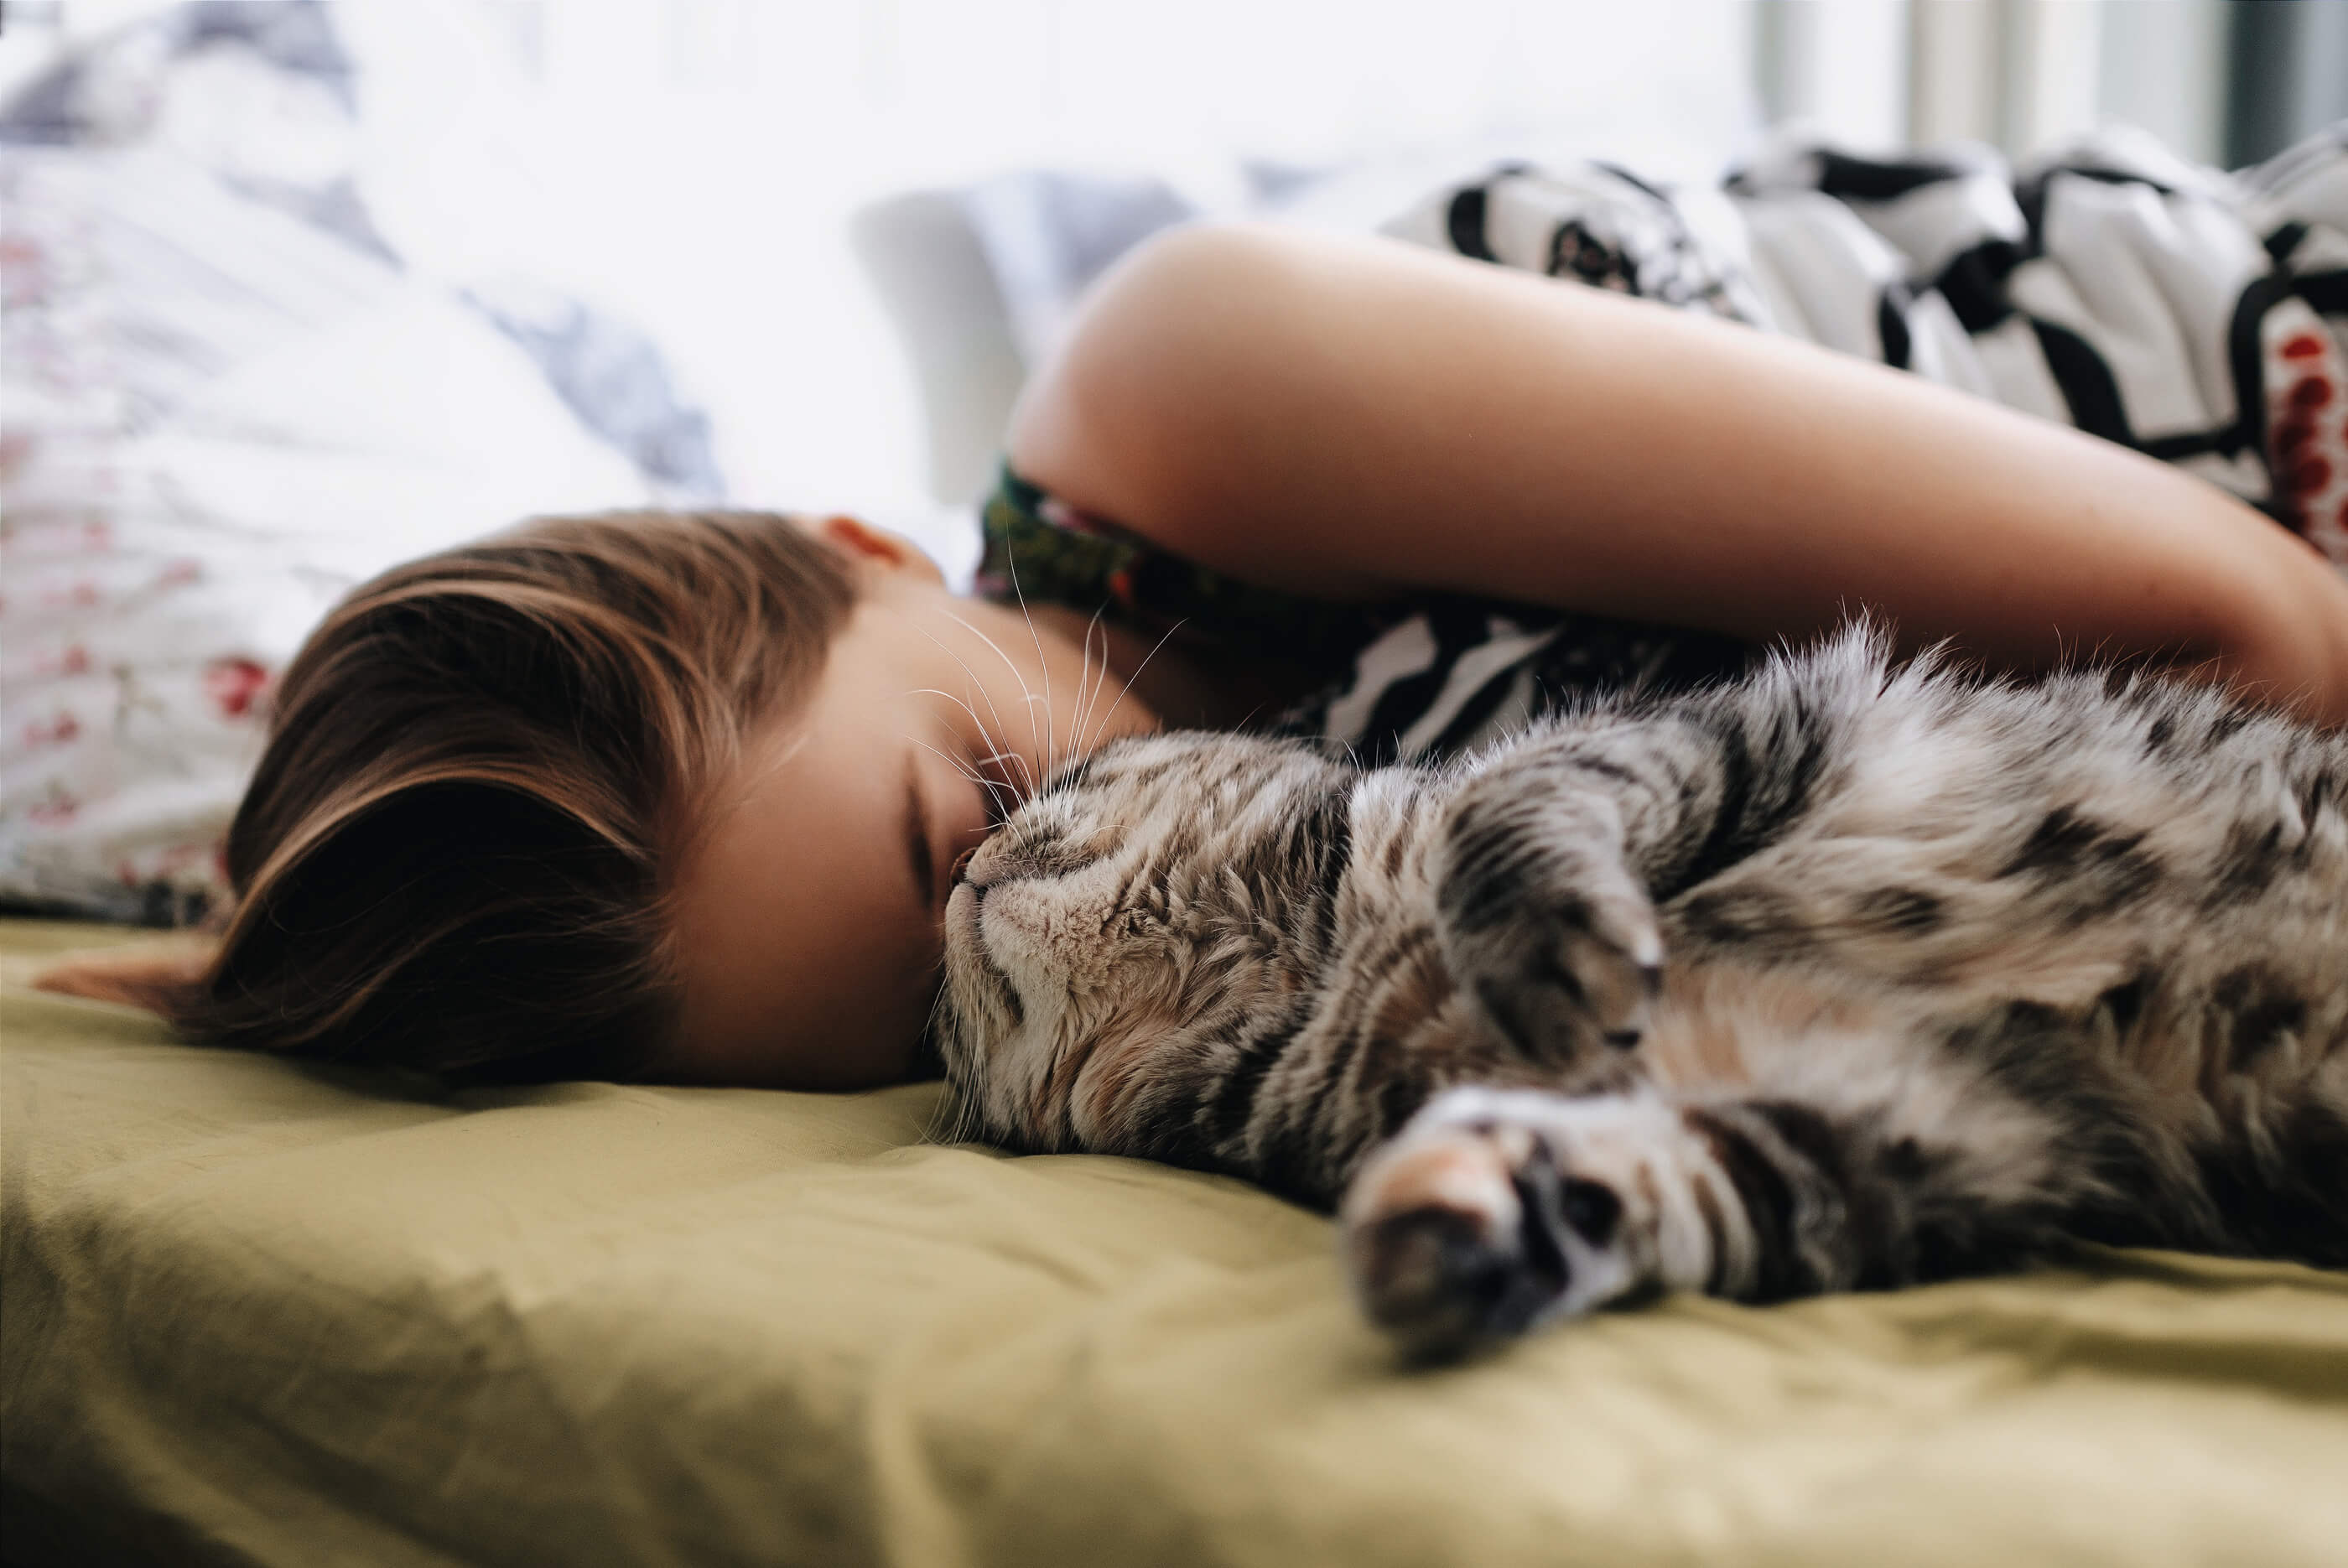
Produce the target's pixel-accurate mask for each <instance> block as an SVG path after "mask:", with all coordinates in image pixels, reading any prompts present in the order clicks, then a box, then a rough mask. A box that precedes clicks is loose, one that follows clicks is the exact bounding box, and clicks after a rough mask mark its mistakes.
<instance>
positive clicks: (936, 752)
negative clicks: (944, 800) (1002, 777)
mask: <svg viewBox="0 0 2348 1568" xmlns="http://www.w3.org/2000/svg"><path fill="white" fill-rule="evenodd" d="M913 744H914V745H916V746H918V747H920V748H922V750H924V751H927V752H929V753H930V754H931V755H932V756H935V757H940V758H944V759H945V763H946V766H948V767H949V768H952V769H953V770H954V771H955V772H956V773H959V774H960V775H962V777H963V778H964V779H969V780H970V781H971V782H972V783H973V784H975V785H977V786H978V787H979V788H980V789H983V790H985V791H986V793H987V798H988V799H991V800H993V801H994V810H995V812H996V814H997V815H998V816H1002V817H1006V818H1007V817H1009V816H1010V815H1011V813H1012V812H1014V811H1015V810H1018V809H1019V797H1018V792H1017V791H1016V790H1014V789H1011V787H1010V786H1009V785H1007V784H1001V783H997V782H996V781H995V780H994V779H989V778H988V777H987V776H986V775H985V774H984V773H982V772H980V771H979V769H978V768H975V767H973V766H971V765H970V764H969V763H966V762H964V761H963V760H961V759H960V758H956V757H954V756H953V754H951V753H949V752H946V751H943V750H941V749H939V748H937V747H934V746H932V745H931V744H930V743H929V742H928V741H926V740H916V741H915V742H913ZM993 760H994V758H991V757H990V758H983V761H982V764H981V766H983V763H984V762H992V761H993ZM1005 794H1009V795H1010V797H1011V799H1010V801H1009V802H1008V803H1007V804H1006V803H1005V802H1004V795H1005Z"/></svg>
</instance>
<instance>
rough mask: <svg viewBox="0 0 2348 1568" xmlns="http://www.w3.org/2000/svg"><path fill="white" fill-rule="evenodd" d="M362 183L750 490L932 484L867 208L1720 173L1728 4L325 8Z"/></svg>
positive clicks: (808, 502)
mask: <svg viewBox="0 0 2348 1568" xmlns="http://www.w3.org/2000/svg"><path fill="white" fill-rule="evenodd" d="M338 9H339V11H340V12H341V14H342V15H343V16H344V18H345V28H346V31H347V32H348V34H349V36H351V37H352V39H353V41H354V43H355V46H356V47H357V49H358V52H359V53H360V54H361V55H362V57H364V59H365V62H366V67H367V70H368V72H369V73H370V74H369V76H368V77H367V80H368V82H369V84H370V90H369V98H368V105H367V108H368V113H369V117H370V121H371V129H370V137H371V139H370V144H369V181H368V183H369V187H370V194H371V196H372V198H373V199H374V200H375V201H376V205H377V207H378V210H379V211H380V213H381V215H382V219H383V222H384V225H385V227H386V231H387V232H389V233H390V234H391V236H392V237H393V239H394V240H395V241H396V242H397V243H398V244H399V245H400V246H401V247H402V249H403V250H405V251H406V252H407V253H408V254H410V255H411V256H414V257H417V258H418V259H419V260H420V261H421V263H423V264H424V265H426V266H427V268H429V269H431V270H434V271H437V272H441V273H447V274H448V275H450V276H452V277H458V276H468V275H477V274H479V273H483V272H489V271H498V270H514V271H520V272H526V273H533V274H536V275H541V276H546V277H551V278H552V279H553V280H554V281H556V282H558V283H561V284H566V285H568V286H570V287H572V288H574V289H577V290H580V291H583V292H585V293H589V294H594V295H597V296H599V297H601V298H602V299H604V300H606V301H609V302H612V303H614V304H618V305H620V306H621V307H623V309H625V310H626V311H627V312H629V313H630V314H631V315H633V316H635V317H636V318H637V319H639V320H640V321H642V322H643V323H644V324H645V325H649V326H650V327H652V328H653V329H654V331H656V332H657V333H658V335H660V336H661V338H662V339H663V341H664V343H665V344H666V345H667V346H668V347H669V349H670V350H671V353H672V355H673V356H674V358H675V361H676V362H677V364H678V365H679V366H680V368H681V369H682V371H683V373H684V377H685V381H686V383H687V389H688V391H689V392H690V393H691V394H693V395H694V396H696V397H700V398H701V399H702V400H704V401H705V403H706V404H707V405H708V406H709V407H711V408H712V409H713V411H714V412H715V413H716V416H717V419H718V431H719V441H720V450H719V457H720V459H721V461H722V463H723V465H724V466H725V468H726V472H727V474H728V477H729V479H730V480H732V482H733V486H734V490H735V492H736V499H740V500H747V501H750V502H755V503H762V504H776V505H786V506H828V505H845V506H855V507H861V508H864V509H867V510H872V511H882V512H884V513H885V512H887V511H890V510H891V508H913V509H917V508H920V507H922V506H924V505H926V504H927V501H926V499H925V498H924V497H923V496H922V490H921V479H922V471H921V470H922V462H921V446H920V440H919V431H918V428H917V417H918V416H917V412H916V409H915V407H914V404H913V396H912V391H911V385H910V382H909V379H908V377H907V375H906V373H905V371H904V368H903V366H902V365H901V362H900V358H899V355H898V350H897V346H896V345H895V343H894V342H893V340H892V339H891V335H890V334H889V331H888V329H887V327H886V325H885V324H884V323H883V321H882V320H881V317H880V313H879V309H878V307H877V305H876V304H875V303H874V301H873V300H872V298H871V296H870V294H869V293H868V292H867V289H866V287H865V285H864V282H863V280H862V278H861V277H860V275H859V273H858V270H857V267H856V265H855V263H854V262H853V260H852V259H851V257H850V253H849V251H848V248H847V245H846V242H845V235H844V221H845V219H846V216H847V214H848V213H849V212H850V211H852V210H853V209H854V208H855V207H856V206H858V205H859V204H860V203H862V202H864V201H870V200H871V199H873V198H875V197H878V196H880V195H883V194H886V193H889V192H891V191H896V190H901V189H903V188H906V187H909V186H920V185H929V184H935V183H939V182H949V181H966V180H970V179H973V178H975V177H978V176H981V175H983V174H985V173H987V172H991V171H994V170H1000V169H1003V168H1005V167H1009V166H1017V165H1022V164H1035V163H1051V164H1059V165H1070V164H1074V165H1088V166H1097V167H1130V168H1148V169H1151V170H1164V171H1170V172H1172V173H1174V174H1176V175H1177V176H1179V178H1181V179H1182V180H1184V181H1186V182H1187V183H1188V184H1189V186H1190V188H1192V189H1193V190H1195V191H1199V192H1200V193H1201V194H1203V195H1205V196H1209V197H1214V196H1217V195H1229V194H1231V192H1232V191H1234V190H1235V189H1236V181H1235V180H1234V178H1233V169H1234V165H1233V162H1232V160H1233V159H1234V158H1235V157H1236V156H1239V155H1242V154H1244V155H1254V156H1264V157H1273V158H1279V159H1283V160H1292V161H1303V162H1316V161H1323V160H1335V159H1340V158H1344V157H1348V156H1354V155H1360V154H1364V153H1371V152H1376V151H1379V150H1395V149H1401V148H1406V147H1410V146H1415V145H1418V144H1422V143H1425V142H1427V141H1431V140H1457V139H1468V138H1472V137H1478V136H1490V135H1495V134H1498V135H1522V136H1526V137H1528V138H1531V137H1539V138H1541V139H1549V140H1555V139H1566V140H1568V141H1573V142H1580V143H1582V144H1586V145H1588V146H1591V147H1592V148H1599V149H1606V150H1613V151H1616V152H1618V153H1619V154H1621V155H1622V156H1625V157H1629V158H1632V159H1634V160H1641V161H1643V162H1649V163H1663V164H1665V165H1667V166H1669V167H1672V168H1674V169H1677V170H1682V171H1684V172H1688V173H1694V174H1698V175H1705V174H1709V173H1711V172H1713V171H1714V170H1715V169H1716V167H1717V166H1718V164H1719V163H1720V162H1721V161H1722V160H1724V159H1725V157H1726V156H1727V155H1728V154H1729V153H1730V152H1731V151H1732V150H1733V148H1734V147H1735V144H1736V143H1737V141H1738V139H1739V138H1740V137H1741V136H1742V135H1743V134H1745V132H1746V130H1747V129H1748V128H1749V127H1750V126H1751V124H1752V123H1753V111H1752V107H1751V100H1750V96H1749V93H1748V89H1747V82H1748V79H1749V76H1748V71H1747V59H1746V37H1747V33H1748V27H1747V26H1746V18H1745V15H1744V6H1743V4H1742V0H1661V3H1650V4H1645V5H1637V6H1623V5H1612V4H1588V5H1582V4H1563V3H1559V0H1447V3H1445V4H1441V5H1433V4H1416V3H1401V0H1387V3H1385V4H1381V3H1379V0H1189V3H1187V4H1184V5H1168V4H1160V3H1155V0H1148V3H1145V0H984V3H972V0H665V3H663V4H652V3H649V0H344V3H343V4H341V5H339V6H338Z"/></svg>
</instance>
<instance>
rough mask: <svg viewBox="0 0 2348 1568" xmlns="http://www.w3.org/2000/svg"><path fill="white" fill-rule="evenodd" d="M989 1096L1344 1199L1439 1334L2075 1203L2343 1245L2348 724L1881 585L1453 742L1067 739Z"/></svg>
mask: <svg viewBox="0 0 2348 1568" xmlns="http://www.w3.org/2000/svg"><path fill="white" fill-rule="evenodd" d="M939 1036H940V1045H941V1048H942V1053H943V1055H944V1057H945V1061H946V1065H947V1073H948V1077H949V1079H950V1081H951V1083H952V1086H953V1090H954V1092H955V1095H956V1097H957V1099H958V1100H959V1101H960V1103H961V1104H962V1106H963V1109H964V1111H965V1114H966V1115H967V1116H968V1118H969V1119H970V1130H972V1131H973V1132H975V1133H978V1134H980V1135H983V1136H985V1137H987V1138H989V1139H992V1140H997V1141H1000V1142H1004V1143H1007V1144H1010V1145H1014V1146H1016V1147H1020V1148H1025V1149H1030V1150H1090V1151H1095V1152H1103V1153H1115V1154H1128V1155H1138V1156H1142V1157H1146V1158H1149V1159H1156V1160H1163V1161H1173V1162H1175V1163H1178V1164H1182V1165H1189V1166H1195V1167H1199V1168H1202V1169H1205V1170H1210V1171H1226V1172H1230V1173H1232V1174H1235V1175H1239V1176H1242V1177H1246V1178H1249V1179H1251V1180H1252V1181H1258V1182H1261V1183H1262V1184H1263V1185H1265V1186H1267V1187H1270V1188H1272V1189H1273V1190H1275V1191H1280V1192H1282V1193H1285V1194H1287V1195H1289V1196H1292V1197H1293V1198H1296V1199H1299V1200H1301V1201H1303V1202H1308V1203H1313V1204H1315V1205H1320V1206H1323V1207H1330V1206H1334V1207H1335V1208H1336V1209H1337V1212H1338V1214H1339V1217H1340V1222H1341V1228H1342V1232H1343V1236H1344V1252H1345V1256H1346V1260H1347V1264H1348V1266H1349V1268H1350V1270H1351V1273H1352V1276H1353V1279H1354V1285H1355V1287H1356V1289H1357V1291H1358V1293H1359V1295H1360V1297H1361V1299H1362V1301H1363V1303H1364V1304H1365V1306H1366V1308H1367V1310H1368V1312H1369V1315H1371V1317H1372V1318H1373V1319H1374V1320H1375V1322H1377V1323H1378V1324H1379V1325H1381V1326H1384V1327H1385V1329H1387V1330H1388V1331H1390V1332H1391V1333H1392V1334H1393V1335H1395V1336H1396V1337H1397V1338H1398V1339H1400V1340H1401V1341H1402V1342H1403V1343H1404V1344H1405V1345H1406V1346H1409V1347H1411V1348H1413V1349H1415V1350H1416V1351H1419V1352H1423V1353H1428V1354H1444V1353H1450V1352H1456V1351H1459V1350H1462V1349H1466V1348H1468V1347H1470V1346H1474V1345H1476V1344H1478V1343H1479V1342H1485V1341H1489V1340H1494V1339H1498V1338H1501V1337H1504V1336H1510V1335H1514V1334H1517V1333H1519V1332H1521V1331H1522V1330H1524V1329H1526V1328H1527V1327H1529V1326H1532V1325H1535V1324H1537V1323H1540V1322H1542V1321H1545V1320H1548V1319H1551V1318H1555V1317H1559V1316H1561V1315H1570V1314H1578V1313H1582V1312H1587V1311H1589V1310H1591V1308H1594V1307H1599V1306H1602V1305H1608V1304H1611V1303H1616V1302H1622V1301H1627V1300H1632V1299H1636V1298H1639V1297H1642V1296H1645V1295H1652V1294H1653V1293H1656V1292H1660V1291H1666V1290H1683V1289H1684V1290H1703V1291H1709V1292H1712V1293H1714V1294H1716V1295H1724V1296H1728V1297H1731V1298H1734V1299H1736V1300H1740V1301H1768V1300H1773V1299H1778V1298H1782V1297H1787V1296H1792V1295H1805V1294H1809V1293H1814V1292H1823V1291H1837V1290H1849V1289H1865V1288H1870V1287H1881V1286H1890V1285H1897V1284H1905V1283H1908V1282H1911V1281H1922V1280H1930V1279H1936V1278H1941V1277H1946V1276H1949V1275H1953V1274H1968V1273H1978V1272H1983V1271H1989V1270H1995V1269H2001V1268H2008V1267H2013V1266H2016V1265H2019V1264H2024V1263H2025V1262H2028V1261H2030V1260H2032V1259H2034V1258H2039V1257H2044V1256H2047V1255H2049V1254H2050V1253H2055V1252H2057V1251H2059V1250H2060V1248H2061V1247H2062V1246H2063V1244H2064V1243H2065V1242H2066V1241H2068V1240H2069V1239H2072V1238H2081V1239H2088V1240H2095V1241H2101V1242H2110V1243H2146V1244H2153V1245H2165V1246H2174V1247H2185V1248H2192V1249H2199V1250H2207V1251H2215V1252H2225V1253H2249V1254H2254V1255H2259V1256H2269V1257H2281V1258H2295V1259H2301V1260H2304V1261H2307V1262H2312V1263H2316V1264H2329V1265H2332V1266H2348V737H2343V736H2340V735H2326V734H2320V733H2317V732H2314V731H2312V730H2310V729H2307V728H2304V727H2299V726H2296V725H2294V724H2292V723H2291V722H2290V721H2288V720H2286V719H2283V718H2281V717H2274V716H2272V715H2270V714H2264V713H2260V712H2258V711H2255V710H2253V709H2250V708H2248V707H2242V706H2240V705H2238V704H2236V703H2233V702H2231V701H2230V700H2229V699H2228V698H2227V697H2225V696H2222V695H2221V694H2219V693H2217V692H2213V691H2209V690H2207V689H2201V688H2196V687H2189V686H2181V685H2177V684H2173V683H2168V682H2164V681H2161V680H2157V679H2154V678H2148V677H2147V678H2135V677H2129V676H2118V675H2113V674H2108V673H2101V672H2082V673H2073V674H2066V675H2062V676H2055V677H2053V678H2050V679H2048V680H2045V681H2044V682H2041V683H2039V684H2035V685H2019V684H2013V683H2008V682H2002V681H1990V680H1982V679H1978V678H1974V677H1971V676H1965V675H1962V674H1960V673H1957V672H1955V671H1952V669H1950V668H1948V667H1946V666H1945V665H1942V664H1941V662H1940V661H1937V660H1935V659H1934V658H1932V657H1930V656H1927V657H1925V658H1922V659H1919V660H1916V661H1912V662H1910V663H1908V664H1906V665H1894V664H1893V663H1892V662H1891V661H1890V658H1889V656H1888V654H1887V650H1886V646H1885V645H1884V642H1883V640H1882V639H1881V638H1880V637H1879V635H1877V634H1873V633H1871V632H1869V631H1868V630H1866V629H1863V628H1861V629H1855V630H1853V631H1850V632H1848V633H1846V634H1841V635H1840V636H1838V638H1836V639H1834V640H1832V641H1830V642H1828V643H1827V644H1825V645H1821V646H1820V647H1818V648H1817V649H1816V650H1814V651H1812V652H1809V653H1807V654H1802V655H1784V656H1779V657H1777V658H1775V659H1773V660H1771V661H1769V662H1768V663H1767V664H1766V665H1764V666H1763V667H1761V668H1760V669H1759V670H1758V671H1757V672H1756V674H1755V675H1753V676H1750V677H1749V678H1747V679H1745V680H1743V681H1741V682H1739V683H1737V684H1735V685H1732V686H1718V687H1715V688H1712V689H1708V690H1704V691H1700V692H1697V693H1694V694H1692V695H1683V696H1675V697H1671V698H1655V699H1647V700H1642V699H1639V698H1635V697H1626V698H1623V699H1620V700H1617V701H1614V702H1612V704H1609V705H1601V706H1599V707H1593V708H1591V709H1590V710H1588V711H1585V712H1582V713H1581V714H1579V715H1577V716H1575V717H1570V718H1566V719H1563V720H1560V721H1553V722H1550V723H1549V724H1548V725H1546V726H1545V727H1540V728H1538V729H1535V730H1533V731H1531V732H1529V733H1527V734H1526V735H1524V736H1522V737H1521V738H1517V739H1515V740H1512V741H1509V742H1507V743H1504V744H1502V745H1500V746H1498V747H1497V748H1494V749H1492V750H1490V751H1488V752H1487V753H1485V754H1484V755H1482V756H1479V757H1477V758H1473V759H1471V760H1469V761H1468V762H1466V763H1464V764H1458V765H1453V766H1448V767H1442V768H1429V769H1411V768H1388V769H1375V770H1363V769H1357V768H1354V767H1352V766H1349V765H1347V764H1345V763H1344V762H1341V761H1338V760H1334V759H1333V758H1330V757H1328V756H1326V755H1324V754H1323V753H1322V752H1321V751H1318V750H1316V749H1314V748H1312V747H1310V746H1308V745H1304V744H1301V743H1294V742H1282V741H1274V740H1266V739H1259V738H1245V737H1238V736H1230V735H1203V734H1171V735H1165V736H1159V737H1151V738H1140V739H1134V740H1128V741H1122V742H1119V743H1117V744H1114V745H1111V746H1109V747H1107V748H1103V749H1101V750H1100V751H1098V752H1096V753H1095V754H1093V755H1092V756H1090V757H1088V758H1085V759H1083V760H1081V761H1079V762H1076V763H1075V764H1073V765H1071V766H1069V767H1066V768H1065V769H1062V770H1061V771H1060V772H1059V773H1058V774H1057V775H1056V777H1054V778H1052V779H1048V780H1047V781H1046V783H1045V788H1044V789H1041V790H1040V791H1038V792H1037V793H1036V794H1035V796H1034V798H1033V799H1029V800H1027V801H1026V802H1025V804H1023V805H1021V806H1020V807H1019V808H1018V809H1017V810H1015V811H1014V813H1013V814H1012V816H1011V818H1010V820H1009V821H1008V823H1007V825H1006V826H1005V827H1004V830H1002V831H1001V832H999V833H998V834H996V835H995V836H994V838H992V839H990V840H989V841H987V842H986V843H985V844H984V845H983V847H982V848H981V849H980V850H979V851H977V853H976V854H975V855H974V856H973V857H971V858H970V859H969V860H968V861H967V862H966V863H965V865H964V867H963V869H962V871H961V872H959V873H958V885H957V886H956V887H955V888H954V890H953V896H952V899H951V902H950V903H949V905H948V911H947V948H946V991H945V1003H944V1006H943V1011H942V1019H941V1026H940V1030H939Z"/></svg>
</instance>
